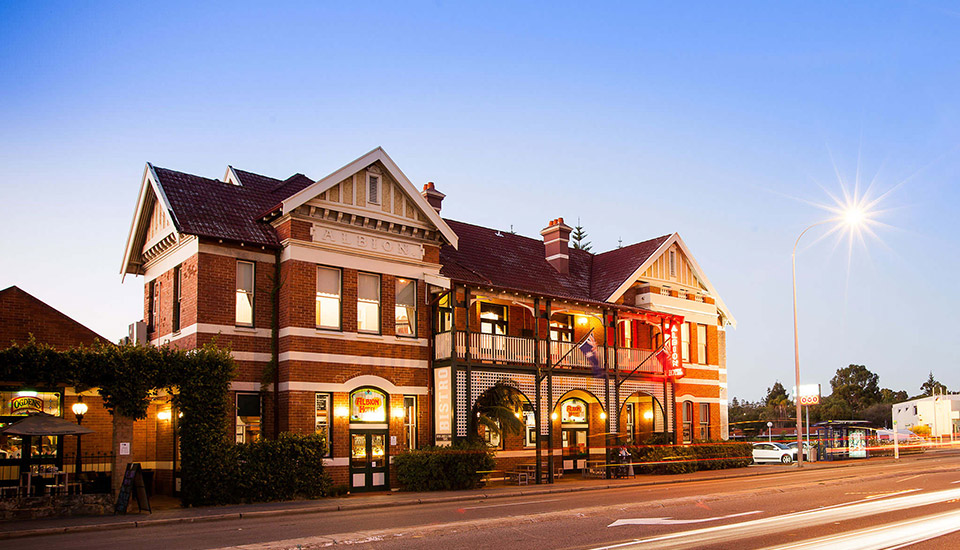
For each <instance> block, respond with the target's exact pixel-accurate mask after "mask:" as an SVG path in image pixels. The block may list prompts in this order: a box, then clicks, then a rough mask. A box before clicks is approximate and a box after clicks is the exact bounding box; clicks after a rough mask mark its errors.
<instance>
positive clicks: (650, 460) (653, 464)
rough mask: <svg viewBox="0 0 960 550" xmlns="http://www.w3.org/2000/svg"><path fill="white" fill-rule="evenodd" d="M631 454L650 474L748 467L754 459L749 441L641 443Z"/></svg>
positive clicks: (638, 464) (639, 468) (640, 466)
mask: <svg viewBox="0 0 960 550" xmlns="http://www.w3.org/2000/svg"><path fill="white" fill-rule="evenodd" d="M630 454H631V455H632V456H633V461H634V469H635V470H637V471H638V472H640V473H646V474H685V473H690V472H696V471H698V470H720V469H726V468H744V467H746V466H749V465H750V463H751V462H752V461H753V448H752V446H751V445H750V444H749V443H727V442H722V443H700V444H697V445H661V446H637V447H633V448H631V449H630Z"/></svg>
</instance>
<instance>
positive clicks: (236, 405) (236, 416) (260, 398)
mask: <svg viewBox="0 0 960 550" xmlns="http://www.w3.org/2000/svg"><path fill="white" fill-rule="evenodd" d="M241 396H256V397H257V401H258V402H259V405H260V407H259V409H260V410H259V413H260V414H259V416H257V418H258V419H259V421H258V423H257V426H258V429H257V437H258V438H259V437H262V434H263V396H262V395H260V392H258V391H238V392H236V395H235V396H234V399H233V405H234V415H233V421H234V433H235V439H237V441H236V442H237V443H250V441H248V440H247V430H246V427H247V426H252V424H246V423H244V424H243V431H242V432H241V431H240V430H239V428H240V427H241V425H240V397H241ZM241 437H242V438H243V441H240V440H239V438H241Z"/></svg>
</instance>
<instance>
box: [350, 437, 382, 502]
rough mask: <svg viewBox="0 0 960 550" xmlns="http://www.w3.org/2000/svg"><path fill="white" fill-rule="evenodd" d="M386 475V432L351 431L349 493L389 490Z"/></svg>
mask: <svg viewBox="0 0 960 550" xmlns="http://www.w3.org/2000/svg"><path fill="white" fill-rule="evenodd" d="M387 474H388V472H387V432H385V431H382V432H381V431H363V432H360V431H351V432H350V489H351V491H357V492H361V491H384V490H387V489H390V476H389V475H387Z"/></svg>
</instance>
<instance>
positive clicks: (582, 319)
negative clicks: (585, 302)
mask: <svg viewBox="0 0 960 550" xmlns="http://www.w3.org/2000/svg"><path fill="white" fill-rule="evenodd" d="M577 324H578V325H585V324H587V318H586V317H584V316H583V315H577Z"/></svg>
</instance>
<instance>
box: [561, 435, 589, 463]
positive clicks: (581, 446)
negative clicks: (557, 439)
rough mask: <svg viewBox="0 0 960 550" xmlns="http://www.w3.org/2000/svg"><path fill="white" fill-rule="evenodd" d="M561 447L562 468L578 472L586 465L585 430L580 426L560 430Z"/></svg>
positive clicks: (587, 455) (587, 450)
mask: <svg viewBox="0 0 960 550" xmlns="http://www.w3.org/2000/svg"><path fill="white" fill-rule="evenodd" d="M560 435H561V440H562V441H561V444H562V447H563V469H564V470H567V471H571V472H578V471H580V470H583V469H584V468H586V467H587V458H588V457H589V454H588V453H589V449H588V448H587V430H586V429H582V428H564V429H563V430H562V431H561V434H560Z"/></svg>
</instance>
